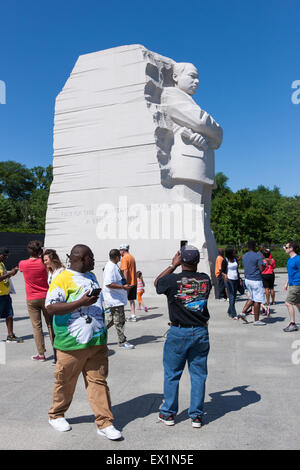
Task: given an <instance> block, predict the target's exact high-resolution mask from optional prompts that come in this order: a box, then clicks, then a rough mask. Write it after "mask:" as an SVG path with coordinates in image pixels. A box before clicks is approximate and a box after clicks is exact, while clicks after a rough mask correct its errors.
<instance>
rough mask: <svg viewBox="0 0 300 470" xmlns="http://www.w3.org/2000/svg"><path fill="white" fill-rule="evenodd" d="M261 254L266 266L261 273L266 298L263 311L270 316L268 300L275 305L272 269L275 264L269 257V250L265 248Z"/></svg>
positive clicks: (270, 256)
mask: <svg viewBox="0 0 300 470" xmlns="http://www.w3.org/2000/svg"><path fill="white" fill-rule="evenodd" d="M263 254H264V257H263V262H264V263H265V265H266V269H264V271H263V272H262V273H261V275H262V281H263V286H264V289H265V296H266V305H264V309H265V312H266V314H267V315H270V298H271V299H272V304H274V303H275V291H274V282H275V274H274V269H275V267H276V263H275V260H274V258H273V257H272V255H271V251H270V250H269V248H266V249H265V250H264V253H263ZM262 307H263V305H262Z"/></svg>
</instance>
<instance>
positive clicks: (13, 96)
mask: <svg viewBox="0 0 300 470" xmlns="http://www.w3.org/2000/svg"><path fill="white" fill-rule="evenodd" d="M0 15H1V29H0V45H1V46H0V80H2V81H4V82H5V84H6V104H5V105H2V104H1V105H0V152H1V153H0V155H1V160H16V161H19V162H22V163H24V164H26V165H27V166H28V167H32V166H35V165H43V166H46V165H48V164H52V154H53V148H52V132H53V117H54V104H55V98H56V96H57V94H58V93H59V92H60V90H61V88H62V87H63V85H64V83H65V81H66V80H67V78H68V76H69V74H70V73H71V70H72V68H73V66H74V64H75V62H76V60H77V58H78V56H79V55H81V54H86V53H90V52H94V51H98V50H102V49H107V48H111V47H117V46H121V45H125V44H137V43H138V44H142V45H144V46H145V47H147V48H148V49H150V50H152V51H155V52H157V53H160V54H162V55H165V56H168V57H171V58H172V59H174V60H176V61H184V62H192V63H194V64H195V65H196V66H197V68H198V69H199V73H200V85H199V89H198V91H197V94H196V96H195V98H196V100H197V101H198V103H199V104H200V105H201V107H202V108H203V109H205V110H207V111H208V112H209V113H211V114H212V116H213V117H214V118H215V119H216V120H217V121H218V122H219V123H220V124H221V126H222V127H223V129H224V142H223V144H222V147H221V148H220V149H219V150H218V151H217V152H216V171H222V172H223V173H225V174H226V175H227V176H228V177H229V181H228V184H229V186H230V187H231V188H232V189H233V190H234V191H236V190H238V189H240V188H244V187H248V188H250V189H254V188H256V187H257V186H258V185H259V184H264V185H265V186H268V187H270V188H272V187H273V186H278V187H279V188H280V190H281V192H282V194H284V195H286V196H293V195H295V194H299V175H300V163H299V162H300V104H298V105H296V104H293V103H292V100H291V96H292V93H293V91H294V90H292V88H291V86H292V82H293V81H294V80H300V60H299V45H300V26H299V25H300V23H299V18H300V2H299V0H285V1H282V0H268V1H267V2H264V1H262V0H214V1H213V0H212V1H208V0H205V1H203V0H189V1H187V2H182V1H178V0H173V1H171V0H160V1H157V0H152V1H151V2H150V1H144V0H139V1H137V0H127V1H126V2H124V1H120V0H116V1H114V2H110V3H108V2H104V1H101V0H85V1H83V0H81V1H79V0H60V1H57V0H52V1H51V2H46V1H36V0H32V1H30V0H29V1H26V2H24V1H22V0H20V1H16V0H10V1H9V2H5V3H4V2H2V5H1V11H0ZM299 97H300V93H299Z"/></svg>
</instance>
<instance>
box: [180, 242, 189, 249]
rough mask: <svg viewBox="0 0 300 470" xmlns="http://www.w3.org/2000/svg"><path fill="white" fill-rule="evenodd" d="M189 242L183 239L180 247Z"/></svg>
mask: <svg viewBox="0 0 300 470" xmlns="http://www.w3.org/2000/svg"><path fill="white" fill-rule="evenodd" d="M187 244H188V241H187V240H181V242H180V248H182V247H183V246H185V245H187Z"/></svg>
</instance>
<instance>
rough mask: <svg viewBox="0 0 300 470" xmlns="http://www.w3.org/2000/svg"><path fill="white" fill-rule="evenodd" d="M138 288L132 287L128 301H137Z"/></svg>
mask: <svg viewBox="0 0 300 470" xmlns="http://www.w3.org/2000/svg"><path fill="white" fill-rule="evenodd" d="M136 287H137V286H132V288H131V289H130V291H129V292H128V300H136Z"/></svg>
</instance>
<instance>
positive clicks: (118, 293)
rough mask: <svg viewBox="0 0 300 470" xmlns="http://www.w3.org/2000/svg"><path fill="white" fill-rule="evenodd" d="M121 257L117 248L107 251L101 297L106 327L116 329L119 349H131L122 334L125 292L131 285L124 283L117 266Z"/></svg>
mask: <svg viewBox="0 0 300 470" xmlns="http://www.w3.org/2000/svg"><path fill="white" fill-rule="evenodd" d="M120 259H121V253H120V251H119V250H116V249H113V250H110V252H109V261H108V262H107V263H106V265H105V268H104V273H103V298H104V304H105V307H106V310H108V312H109V313H108V315H107V321H106V327H107V329H109V328H110V327H111V326H112V325H115V328H116V330H117V335H118V340H119V347H120V348H121V349H133V348H134V346H133V344H130V343H128V341H127V339H126V336H125V334H124V330H125V310H124V307H125V305H126V304H127V292H128V291H129V290H130V288H131V286H130V285H128V284H126V281H125V278H124V277H123V275H122V272H121V270H120V268H119V266H118V263H119V262H120Z"/></svg>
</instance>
